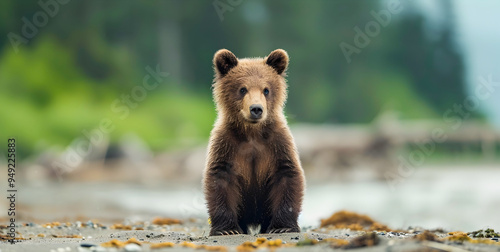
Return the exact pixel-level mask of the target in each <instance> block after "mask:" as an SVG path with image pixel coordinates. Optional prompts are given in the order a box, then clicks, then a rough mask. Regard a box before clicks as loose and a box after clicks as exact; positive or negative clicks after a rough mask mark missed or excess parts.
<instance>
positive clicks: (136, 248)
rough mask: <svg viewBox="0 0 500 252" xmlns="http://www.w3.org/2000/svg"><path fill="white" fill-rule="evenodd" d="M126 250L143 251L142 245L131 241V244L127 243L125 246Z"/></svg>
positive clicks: (128, 251)
mask: <svg viewBox="0 0 500 252" xmlns="http://www.w3.org/2000/svg"><path fill="white" fill-rule="evenodd" d="M124 249H125V251H127V252H138V251H142V248H141V246H139V245H137V244H135V243H131V244H127V245H126V246H125V248H124Z"/></svg>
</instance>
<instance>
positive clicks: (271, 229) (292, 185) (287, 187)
mask: <svg viewBox="0 0 500 252" xmlns="http://www.w3.org/2000/svg"><path fill="white" fill-rule="evenodd" d="M299 169H300V167H299V166H298V165H296V164H294V163H293V162H289V161H281V162H278V168H277V170H276V173H275V174H274V175H273V176H272V177H271V178H270V181H269V182H270V183H269V185H270V188H269V189H270V190H269V198H268V202H269V204H270V205H269V208H268V209H269V210H270V217H271V219H270V223H269V226H268V227H267V229H266V233H288V232H300V228H299V225H298V223H297V218H298V216H299V212H300V208H301V202H302V197H303V191H304V188H303V187H304V184H303V179H302V173H301V172H300V170H299Z"/></svg>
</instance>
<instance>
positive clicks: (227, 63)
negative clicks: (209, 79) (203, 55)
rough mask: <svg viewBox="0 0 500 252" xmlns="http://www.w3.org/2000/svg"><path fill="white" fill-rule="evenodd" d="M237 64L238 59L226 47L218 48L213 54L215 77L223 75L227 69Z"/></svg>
mask: <svg viewBox="0 0 500 252" xmlns="http://www.w3.org/2000/svg"><path fill="white" fill-rule="evenodd" d="M237 65H238V59H237V58H236V56H234V54H233V53H232V52H230V51H229V50H227V49H220V50H219V51H217V52H216V53H215V55H214V68H215V74H216V76H217V78H222V77H224V76H225V75H226V74H227V73H228V72H229V70H231V69H233V68H234V67H235V66H237Z"/></svg>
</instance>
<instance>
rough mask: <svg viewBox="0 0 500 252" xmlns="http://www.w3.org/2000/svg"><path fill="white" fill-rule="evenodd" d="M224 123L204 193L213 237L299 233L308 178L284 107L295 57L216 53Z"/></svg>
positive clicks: (216, 135)
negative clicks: (252, 229)
mask: <svg viewBox="0 0 500 252" xmlns="http://www.w3.org/2000/svg"><path fill="white" fill-rule="evenodd" d="M213 63H214V68H215V79H214V83H213V96H214V101H215V103H216V106H217V112H218V113H217V120H216V122H215V125H214V128H213V130H212V133H211V136H210V143H209V149H208V157H207V163H206V167H205V174H204V191H205V198H206V201H207V205H208V212H209V215H210V219H211V230H210V235H229V234H244V233H245V234H248V233H249V228H250V227H252V226H255V227H258V226H259V225H260V230H261V231H262V232H265V233H285V232H300V228H299V226H298V224H297V218H298V215H299V213H300V211H301V205H302V198H303V196H304V186H305V179H304V173H303V170H302V167H301V165H300V161H299V156H298V153H297V150H296V147H295V143H294V141H293V137H292V135H291V133H290V130H289V128H288V125H287V122H286V119H285V116H284V113H283V108H284V106H285V101H286V98H287V84H286V80H285V71H286V68H287V66H288V55H287V53H286V52H285V51H284V50H281V49H278V50H275V51H273V52H271V54H269V56H267V57H266V58H249V59H238V58H236V56H235V55H234V54H233V53H231V52H230V51H228V50H225V49H222V50H219V51H218V52H217V53H215V56H214V59H213Z"/></svg>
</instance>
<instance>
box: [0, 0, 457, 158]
mask: <svg viewBox="0 0 500 252" xmlns="http://www.w3.org/2000/svg"><path fill="white" fill-rule="evenodd" d="M442 4H443V7H445V8H441V12H442V13H441V14H442V15H443V16H445V17H447V18H446V19H445V21H444V22H442V23H437V24H433V25H434V26H436V27H439V29H433V30H432V34H430V33H429V31H428V29H427V27H426V25H425V24H426V18H425V16H424V15H423V13H421V11H420V9H419V8H417V7H416V6H415V5H414V4H412V3H410V2H409V1H402V2H401V5H402V9H403V11H402V13H400V14H398V15H392V17H391V21H390V22H389V24H388V25H387V26H381V29H380V32H379V34H378V35H377V36H374V37H372V38H370V43H369V45H368V46H366V47H365V48H362V50H361V52H360V53H359V54H353V55H352V61H351V62H350V63H348V62H347V61H346V59H345V57H344V54H343V52H342V50H341V49H340V47H339V45H340V43H342V42H346V43H350V44H353V40H354V38H355V36H356V32H355V30H354V27H361V29H364V27H365V25H366V24H367V23H368V22H370V21H373V20H374V17H373V16H372V14H371V11H375V12H379V11H383V10H385V8H386V4H385V1H371V0H370V1H368V0H366V1H351V0H337V1H328V0H315V1H308V2H307V3H304V2H303V1H297V0H279V1H259V0H256V1H242V2H241V4H239V5H236V6H231V10H228V11H225V12H223V13H222V15H223V19H222V20H221V19H220V16H219V14H218V13H217V11H216V10H215V8H214V5H213V4H212V2H206V1H197V0H185V1H157V2H155V1H153V2H144V1H126V3H123V2H122V1H118V0H112V1H98V0H96V1H70V2H69V3H67V4H65V5H60V6H59V10H58V12H57V13H56V14H55V15H54V17H50V18H49V21H48V24H47V25H46V26H43V27H39V29H38V33H37V34H36V36H34V37H33V38H30V39H28V42H27V43H26V44H21V45H19V48H18V49H19V50H18V51H17V52H16V51H15V50H14V48H13V47H12V45H11V42H10V41H9V39H8V37H7V36H6V34H9V33H11V32H12V33H16V34H19V35H22V31H23V25H24V21H23V20H22V17H26V18H27V19H28V20H32V19H33V16H34V15H35V14H36V13H38V12H41V11H43V9H42V8H41V7H40V6H39V5H38V1H14V0H11V1H4V2H2V3H1V4H0V7H2V8H0V9H2V11H0V12H1V13H3V14H5V15H2V17H3V18H2V21H1V22H0V34H2V35H4V38H7V39H4V40H2V41H0V50H1V51H0V52H1V54H0V83H1V84H0V121H1V123H0V135H1V136H2V139H5V138H6V137H7V136H16V137H17V138H18V141H19V142H20V143H21V144H19V147H18V151H19V152H20V153H21V156H26V155H28V154H32V153H34V152H37V151H41V150H44V149H47V148H51V147H53V146H56V147H57V148H60V149H62V148H64V147H65V146H67V145H68V144H69V143H71V141H73V140H74V139H75V138H77V137H80V136H81V134H82V130H92V129H93V128H95V127H96V126H97V125H98V124H99V122H100V120H102V119H103V118H109V119H111V120H112V121H113V126H115V130H114V131H113V132H112V133H111V136H110V137H111V140H112V141H113V142H116V141H118V140H119V139H120V137H121V136H123V135H124V134H127V133H130V132H132V133H134V134H136V135H138V136H139V137H140V138H142V139H144V140H145V141H146V142H147V143H148V144H149V145H150V146H151V147H152V148H153V149H154V150H160V149H163V148H168V147H178V146H180V145H184V144H188V145H189V144H194V143H199V142H201V141H205V140H206V139H207V137H208V135H209V132H210V129H211V127H212V124H213V121H214V119H215V111H214V105H213V102H212V98H211V89H210V84H211V81H212V76H213V72H212V71H213V70H212V65H211V64H212V62H211V60H212V56H213V54H214V52H215V51H216V50H218V49H220V48H228V49H230V50H232V51H233V52H234V53H235V54H236V55H237V56H239V57H253V56H265V55H266V54H268V53H269V52H271V51H272V50H274V49H276V48H283V49H285V50H287V51H288V53H289V55H290V56H291V63H290V68H289V71H288V75H289V77H288V83H289V85H290V94H289V100H288V103H287V114H288V118H289V119H290V121H291V122H313V123H369V122H371V121H372V120H373V119H374V118H375V117H376V116H377V115H378V114H380V113H381V112H383V111H384V110H396V111H399V112H400V114H401V115H403V118H408V119H413V118H433V117H434V118H436V117H440V116H441V115H442V113H443V112H444V111H445V110H446V109H448V108H450V107H451V105H452V104H453V103H455V102H461V101H463V98H464V97H465V93H464V91H463V90H464V81H463V60H462V57H461V54H460V51H459V50H458V48H457V47H456V46H455V44H456V43H455V41H454V36H453V26H454V24H453V19H452V18H451V16H452V8H451V7H450V5H449V1H442ZM7 9H8V11H6V10H7ZM435 22H438V21H435ZM431 35H432V36H431ZM436 59H439V60H436ZM443 64H444V65H443ZM157 65H160V67H161V69H162V70H163V71H166V72H168V73H170V75H169V76H168V77H167V78H165V80H164V82H163V83H161V85H159V86H158V87H157V88H156V89H154V90H151V91H149V92H148V93H147V97H146V98H145V99H144V101H141V102H139V103H138V106H137V108H131V109H130V114H129V115H128V116H127V117H126V118H125V119H123V120H122V119H121V118H120V114H119V113H115V112H113V110H112V109H111V107H112V104H113V103H114V102H115V101H116V99H121V95H123V94H125V95H126V94H130V92H131V90H132V89H133V88H134V87H136V86H137V85H141V84H142V81H143V78H144V76H146V75H147V74H148V72H147V71H146V70H145V68H146V67H147V66H150V67H151V68H155V66H157ZM443 66H445V68H443ZM443 69H444V70H443ZM3 148H4V147H1V149H0V150H4V149H3Z"/></svg>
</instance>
